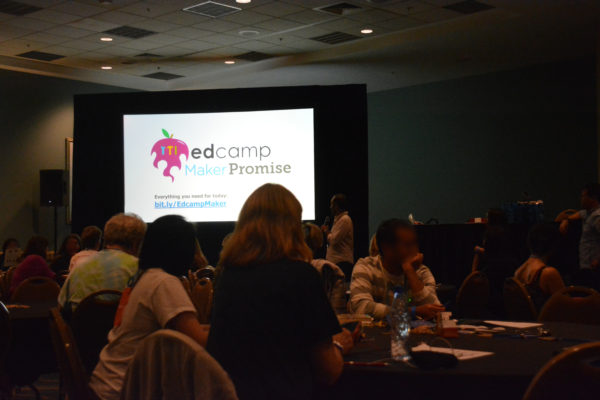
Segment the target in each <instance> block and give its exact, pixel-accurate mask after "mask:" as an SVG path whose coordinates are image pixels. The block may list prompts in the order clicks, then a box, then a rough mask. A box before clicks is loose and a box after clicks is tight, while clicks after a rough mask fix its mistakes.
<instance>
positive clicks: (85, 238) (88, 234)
mask: <svg viewBox="0 0 600 400" xmlns="http://www.w3.org/2000/svg"><path fill="white" fill-rule="evenodd" d="M101 243H102V229H100V228H98V227H97V226H93V225H90V226H86V227H85V228H83V231H82V232H81V251H80V252H78V253H75V254H74V255H73V257H71V261H70V262H69V272H71V271H73V269H75V268H76V267H78V266H80V265H82V264H83V263H84V262H85V260H87V259H88V258H90V257H91V256H93V255H94V254H96V253H98V250H100V244H101Z"/></svg>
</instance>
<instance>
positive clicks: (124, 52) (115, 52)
mask: <svg viewBox="0 0 600 400" xmlns="http://www.w3.org/2000/svg"><path fill="white" fill-rule="evenodd" d="M95 51H96V52H97V53H103V54H109V55H112V56H119V57H133V56H135V55H136V54H139V53H140V51H139V50H138V49H129V48H127V47H123V46H106V47H102V48H100V49H97V50H95Z"/></svg>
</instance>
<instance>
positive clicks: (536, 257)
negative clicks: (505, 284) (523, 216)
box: [515, 224, 565, 312]
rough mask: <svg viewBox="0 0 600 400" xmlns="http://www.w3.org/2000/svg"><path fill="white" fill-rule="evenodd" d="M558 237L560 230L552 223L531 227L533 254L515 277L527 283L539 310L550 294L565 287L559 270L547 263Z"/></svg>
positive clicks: (530, 248) (528, 238)
mask: <svg viewBox="0 0 600 400" xmlns="http://www.w3.org/2000/svg"><path fill="white" fill-rule="evenodd" d="M558 238H559V236H558V231H557V230H556V228H555V227H554V226H552V225H550V224H538V225H536V226H534V227H533V228H531V231H529V235H528V236H527V242H528V245H529V251H530V252H531V256H530V257H529V258H528V259H527V261H525V263H524V264H523V265H521V266H520V267H519V269H517V271H516V272H515V279H517V280H518V281H519V282H521V283H522V284H523V285H525V288H526V289H527V291H528V292H529V295H530V296H531V300H532V301H533V304H534V305H535V307H536V308H537V310H538V312H539V311H540V310H541V309H542V307H543V305H544V303H546V300H548V299H549V298H550V296H552V295H553V294H554V293H555V292H557V291H559V290H560V289H562V288H564V287H565V284H564V282H563V279H562V277H561V276H560V273H559V272H558V270H557V269H556V268H553V267H550V266H548V265H547V263H548V259H549V258H550V256H551V255H552V253H553V251H554V249H555V248H556V245H557V243H558Z"/></svg>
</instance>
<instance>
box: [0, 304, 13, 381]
mask: <svg viewBox="0 0 600 400" xmlns="http://www.w3.org/2000/svg"><path fill="white" fill-rule="evenodd" d="M10 332H11V329H10V312H9V311H8V308H6V306H5V305H4V303H2V302H1V301H0V375H1V374H4V372H5V371H6V368H5V367H6V365H5V361H6V355H7V354H8V350H9V348H10Z"/></svg>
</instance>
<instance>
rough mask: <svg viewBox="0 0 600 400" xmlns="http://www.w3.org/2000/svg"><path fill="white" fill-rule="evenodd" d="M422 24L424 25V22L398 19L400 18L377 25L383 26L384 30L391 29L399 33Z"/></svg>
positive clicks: (406, 18)
mask: <svg viewBox="0 0 600 400" xmlns="http://www.w3.org/2000/svg"><path fill="white" fill-rule="evenodd" d="M422 24H423V22H422V21H417V20H416V19H414V18H409V17H398V18H394V19H390V20H387V21H380V22H378V23H377V24H376V26H381V27H382V28H386V29H390V30H392V31H399V30H403V29H408V28H412V27H415V26H418V25H422Z"/></svg>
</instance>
